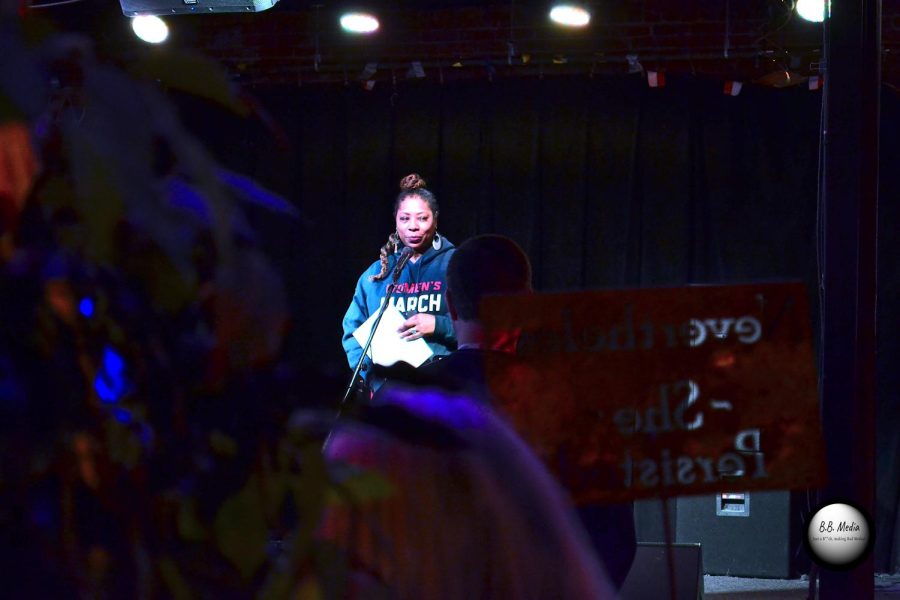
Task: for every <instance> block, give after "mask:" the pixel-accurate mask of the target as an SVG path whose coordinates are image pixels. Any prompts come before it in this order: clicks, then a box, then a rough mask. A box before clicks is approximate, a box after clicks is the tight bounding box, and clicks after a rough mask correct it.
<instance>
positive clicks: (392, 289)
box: [322, 262, 406, 451]
mask: <svg viewBox="0 0 900 600" xmlns="http://www.w3.org/2000/svg"><path fill="white" fill-rule="evenodd" d="M402 266H404V267H405V266H406V263H405V262H404V263H403V265H402ZM402 270H403V269H397V268H395V269H394V273H393V276H392V278H391V283H390V285H388V287H387V295H386V296H385V297H384V302H382V303H381V307H380V308H379V309H378V314H377V315H376V316H375V321H374V322H373V323H372V330H371V331H370V332H369V337H368V338H367V339H366V343H365V345H364V346H363V349H362V354H361V355H360V356H359V360H358V361H357V362H356V368H355V369H353V375H352V376H351V377H350V383H349V384H347V391H346V392H344V397H343V398H342V399H341V403H340V405H339V406H338V412H337V415H336V416H335V422H337V420H338V419H340V418H341V416H342V415H343V414H344V408H345V407H346V406H347V402H348V401H349V400H350V397H351V396H352V395H353V390H354V388H355V387H356V378H357V377H359V372H360V371H361V370H362V366H363V362H365V360H366V355H367V354H368V353H369V348H370V347H371V346H372V338H374V337H375V331H376V330H377V329H378V324H379V323H381V317H383V316H384V311H385V310H386V309H387V307H388V303H390V301H391V298H392V297H393V295H394V292H396V291H397V281H398V280H399V279H400V272H401V271H402ZM333 432H334V428H333V427H332V428H330V429H329V430H328V435H327V436H326V438H325V442H324V443H323V444H322V450H323V451H324V450H325V447H326V446H327V445H328V441H329V440H330V439H331V434H332V433H333Z"/></svg>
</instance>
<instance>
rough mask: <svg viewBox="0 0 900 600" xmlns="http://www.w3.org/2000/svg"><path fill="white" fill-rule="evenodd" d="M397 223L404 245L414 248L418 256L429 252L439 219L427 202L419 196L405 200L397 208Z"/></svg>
mask: <svg viewBox="0 0 900 600" xmlns="http://www.w3.org/2000/svg"><path fill="white" fill-rule="evenodd" d="M395 221H396V225H397V233H398V234H399V235H400V241H401V242H403V245H405V246H409V247H410V248H412V249H413V252H415V253H416V254H423V253H424V252H425V251H426V250H428V247H429V246H431V241H432V240H433V239H434V234H435V232H436V231H437V219H436V218H435V216H434V213H432V212H431V208H429V207H428V203H427V202H425V201H424V200H423V199H422V198H420V197H419V196H410V197H408V198H404V199H403V201H402V202H401V203H400V206H399V207H398V208H397V216H396V218H395Z"/></svg>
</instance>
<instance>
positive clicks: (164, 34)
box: [131, 15, 169, 44]
mask: <svg viewBox="0 0 900 600" xmlns="http://www.w3.org/2000/svg"><path fill="white" fill-rule="evenodd" d="M131 29H132V30H134V34H135V35H136V36H138V37H139V38H141V39H142V40H143V41H145V42H147V43H148V44H159V43H162V42H164V41H166V38H168V37H169V26H168V25H166V22H165V21H163V20H162V19H160V18H159V17H157V16H155V15H141V16H139V17H134V18H133V19H131Z"/></svg>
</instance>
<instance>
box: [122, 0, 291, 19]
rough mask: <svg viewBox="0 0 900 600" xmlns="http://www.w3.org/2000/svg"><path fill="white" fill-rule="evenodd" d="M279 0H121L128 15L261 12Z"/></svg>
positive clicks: (123, 9)
mask: <svg viewBox="0 0 900 600" xmlns="http://www.w3.org/2000/svg"><path fill="white" fill-rule="evenodd" d="M277 2H278V0H119V4H120V5H121V6H122V13H123V14H124V15H125V16H127V17H137V16H139V15H190V14H194V15H201V14H207V13H230V12H261V11H264V10H268V9H270V8H272V7H273V6H275V4H276V3H277Z"/></svg>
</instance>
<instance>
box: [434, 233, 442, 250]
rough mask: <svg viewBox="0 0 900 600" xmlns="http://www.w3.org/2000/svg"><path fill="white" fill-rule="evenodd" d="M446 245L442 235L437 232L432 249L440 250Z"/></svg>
mask: <svg viewBox="0 0 900 600" xmlns="http://www.w3.org/2000/svg"><path fill="white" fill-rule="evenodd" d="M443 245H444V240H443V238H441V234H439V233H437V232H435V233H434V238H433V239H432V240H431V247H432V248H434V249H435V250H440V249H441V246H443Z"/></svg>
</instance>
